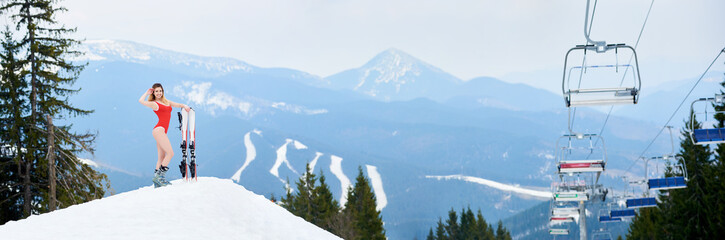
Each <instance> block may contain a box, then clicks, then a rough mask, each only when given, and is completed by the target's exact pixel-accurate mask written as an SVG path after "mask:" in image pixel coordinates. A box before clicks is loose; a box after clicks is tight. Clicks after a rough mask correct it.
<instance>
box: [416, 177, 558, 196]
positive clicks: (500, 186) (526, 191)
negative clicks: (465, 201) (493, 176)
mask: <svg viewBox="0 0 725 240" xmlns="http://www.w3.org/2000/svg"><path fill="white" fill-rule="evenodd" d="M425 177H426V178H434V179H438V180H451V179H455V180H463V181H466V182H472V183H478V184H482V185H486V186H489V187H492V188H496V189H499V190H503V191H507V192H513V193H519V194H524V195H528V196H532V197H537V198H542V199H550V198H551V196H552V195H551V192H545V191H537V190H532V189H526V188H522V187H518V186H513V185H508V184H503V183H499V182H495V181H491V180H488V179H483V178H477V177H471V176H464V175H448V176H425Z"/></svg>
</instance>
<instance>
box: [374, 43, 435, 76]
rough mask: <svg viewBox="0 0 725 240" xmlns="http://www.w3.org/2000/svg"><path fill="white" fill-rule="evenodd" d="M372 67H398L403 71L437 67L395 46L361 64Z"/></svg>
mask: <svg viewBox="0 0 725 240" xmlns="http://www.w3.org/2000/svg"><path fill="white" fill-rule="evenodd" d="M374 67H386V68H388V69H392V68H398V69H400V70H404V71H405V70H412V71H420V68H434V69H437V68H436V67H433V66H431V65H429V64H427V63H425V62H423V61H421V60H420V59H417V58H415V57H413V56H412V55H410V54H408V53H406V52H404V51H402V50H400V49H397V48H389V49H387V50H385V51H383V52H381V53H378V54H377V55H375V57H373V58H372V59H371V60H370V61H368V62H367V63H366V64H365V65H364V66H363V68H374ZM437 70H439V69H437Z"/></svg>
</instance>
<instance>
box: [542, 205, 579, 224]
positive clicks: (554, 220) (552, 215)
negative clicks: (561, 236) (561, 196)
mask: <svg viewBox="0 0 725 240" xmlns="http://www.w3.org/2000/svg"><path fill="white" fill-rule="evenodd" d="M550 207H551V211H549V222H550V223H551V224H562V223H571V222H574V218H575V217H578V216H579V207H578V206H577V205H576V204H572V203H571V202H556V201H552V202H551V205H550Z"/></svg>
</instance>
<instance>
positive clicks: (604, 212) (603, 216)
mask: <svg viewBox="0 0 725 240" xmlns="http://www.w3.org/2000/svg"><path fill="white" fill-rule="evenodd" d="M611 205H612V203H611V202H610V203H608V204H607V206H608V207H607V208H606V209H599V222H600V223H610V222H621V221H622V218H620V217H612V216H611V215H609V212H610V211H611V209H612V207H611Z"/></svg>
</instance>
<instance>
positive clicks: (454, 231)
mask: <svg viewBox="0 0 725 240" xmlns="http://www.w3.org/2000/svg"><path fill="white" fill-rule="evenodd" d="M460 232H461V227H460V226H459V225H458V214H457V213H456V211H454V210H453V209H452V208H451V210H450V211H448V220H446V233H448V236H449V237H450V239H451V240H458V239H460V235H461V234H460Z"/></svg>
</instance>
